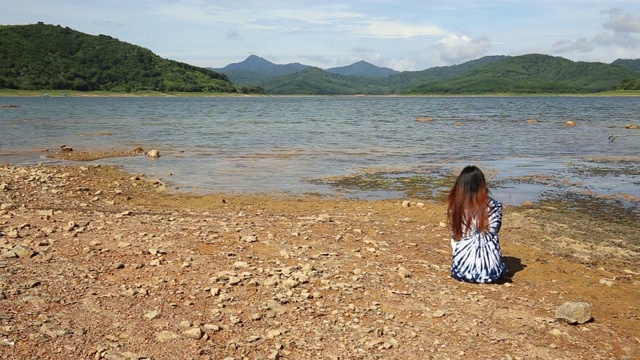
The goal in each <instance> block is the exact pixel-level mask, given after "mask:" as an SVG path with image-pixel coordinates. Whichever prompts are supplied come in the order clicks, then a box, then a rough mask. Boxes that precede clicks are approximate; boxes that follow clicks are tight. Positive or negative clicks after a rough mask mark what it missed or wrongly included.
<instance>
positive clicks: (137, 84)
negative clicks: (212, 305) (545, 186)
mask: <svg viewBox="0 0 640 360" xmlns="http://www.w3.org/2000/svg"><path fill="white" fill-rule="evenodd" d="M356 65H358V66H356ZM363 67H364V68H365V70H367V71H369V73H371V71H374V70H375V71H376V73H377V71H378V70H380V71H382V70H384V68H379V69H376V67H375V66H373V65H371V64H366V63H361V64H354V65H353V66H347V67H344V68H342V69H341V70H342V71H344V74H336V73H333V72H331V71H327V70H322V69H319V68H315V67H310V66H306V65H302V64H298V63H295V64H288V65H276V64H272V63H270V62H268V61H266V60H264V59H261V58H259V57H257V56H252V57H249V58H248V59H247V60H245V61H244V62H243V63H239V64H231V65H228V66H227V67H226V68H225V71H228V72H229V73H230V74H231V75H232V77H233V78H234V81H236V82H237V83H238V84H241V85H235V84H234V83H232V82H231V81H230V80H229V77H228V74H222V73H219V72H217V71H214V70H211V69H205V68H200V67H196V66H192V65H189V64H185V63H180V62H177V61H171V60H167V59H163V58H161V57H159V56H157V55H155V54H154V53H152V52H151V51H150V50H148V49H145V48H142V47H140V46H136V45H131V44H128V43H125V42H122V41H119V40H118V39H114V38H112V37H110V36H106V35H98V36H93V35H88V34H84V33H81V32H78V31H75V30H72V29H69V28H63V27H61V26H54V25H45V24H42V23H38V24H35V25H4V26H2V25H0V89H9V90H12V91H17V90H19V91H37V90H42V91H47V92H49V93H53V92H54V91H61V92H71V91H81V92H88V91H90V92H92V93H97V92H101V91H103V92H104V91H106V92H110V93H126V94H135V95H140V96H153V95H152V94H172V95H179V96H184V94H186V93H192V94H196V93H203V94H210V93H216V94H280V95H291V94H300V95H356V94H367V95H391V94H406V95H422V94H424V95H429V94H434V95H458V94H597V93H603V92H611V91H615V92H616V94H617V95H619V94H623V95H628V94H633V92H634V91H638V90H640V59H635V60H626V59H619V60H616V61H614V62H613V63H612V64H604V63H597V62H574V61H570V60H567V59H564V58H561V57H553V56H548V55H540V54H529V55H523V56H515V57H510V56H486V57H483V58H480V59H477V60H473V61H468V62H465V63H462V64H458V65H453V66H442V67H434V68H430V69H426V70H423V71H405V72H399V73H393V74H392V75H389V76H355V75H353V74H354V72H355V73H357V71H363V70H362V69H363ZM388 70H390V69H388ZM349 74H351V75H349ZM231 75H230V76H231ZM0 94H1V93H0ZM180 94H181V95H180Z"/></svg>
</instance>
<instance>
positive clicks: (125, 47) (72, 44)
mask: <svg viewBox="0 0 640 360" xmlns="http://www.w3.org/2000/svg"><path fill="white" fill-rule="evenodd" d="M0 88H10V89H24V90H38V89H53V90H80V91H92V90H109V91H124V92H132V91H139V90H154V91H161V92H171V91H184V92H202V91H207V92H236V91H242V90H246V89H240V88H238V87H237V86H235V85H234V84H233V83H231V82H230V81H229V79H228V78H227V76H226V75H224V74H220V73H217V72H215V71H213V70H209V69H205V68H200V67H196V66H192V65H188V64H185V63H180V62H177V61H172V60H167V59H163V58H161V57H160V56H158V55H156V54H154V53H153V52H151V51H150V50H148V49H145V48H142V47H140V46H136V45H132V44H128V43H126V42H122V41H120V40H118V39H114V38H112V37H110V36H106V35H98V36H94V35H89V34H85V33H81V32H78V31H75V30H72V29H70V28H68V27H61V26H59V25H58V26H54V25H46V24H43V23H38V24H34V25H2V26H0Z"/></svg>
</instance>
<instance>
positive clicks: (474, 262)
mask: <svg viewBox="0 0 640 360" xmlns="http://www.w3.org/2000/svg"><path fill="white" fill-rule="evenodd" d="M447 217H448V220H449V226H450V227H451V246H452V247H453V261H452V264H451V276H452V277H453V278H455V279H457V280H461V281H466V282H473V283H488V282H494V281H496V280H498V279H499V278H501V277H502V276H504V275H505V272H506V266H505V264H504V262H503V261H502V251H501V250H500V242H499V239H498V232H499V231H500V226H501V225H502V204H500V203H499V202H498V201H496V200H495V199H493V198H491V197H490V196H489V189H488V188H487V184H486V181H485V178H484V174H483V173H482V171H481V170H480V169H479V168H477V167H476V166H467V167H465V168H464V169H463V170H462V172H461V173H460V175H459V176H458V178H457V180H456V183H455V185H454V186H453V188H452V189H451V192H450V193H449V206H448V211H447Z"/></svg>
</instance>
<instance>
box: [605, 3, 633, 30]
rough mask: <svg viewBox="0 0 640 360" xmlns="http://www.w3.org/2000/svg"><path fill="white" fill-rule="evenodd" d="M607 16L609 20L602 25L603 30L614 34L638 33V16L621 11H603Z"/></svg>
mask: <svg viewBox="0 0 640 360" xmlns="http://www.w3.org/2000/svg"><path fill="white" fill-rule="evenodd" d="M603 12H604V13H608V14H609V20H608V21H607V22H606V23H604V25H603V26H604V28H605V29H610V30H613V31H615V32H628V33H640V16H638V15H634V14H632V13H631V12H624V11H623V10H621V9H610V10H607V11H603Z"/></svg>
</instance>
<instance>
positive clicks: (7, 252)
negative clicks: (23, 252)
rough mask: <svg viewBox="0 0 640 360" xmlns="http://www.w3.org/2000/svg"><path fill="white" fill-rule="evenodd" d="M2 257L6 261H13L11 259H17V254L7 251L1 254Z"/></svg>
mask: <svg viewBox="0 0 640 360" xmlns="http://www.w3.org/2000/svg"><path fill="white" fill-rule="evenodd" d="M2 257H3V258H6V259H13V258H17V257H18V254H16V253H14V252H13V251H11V250H7V251H3V252H2Z"/></svg>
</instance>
